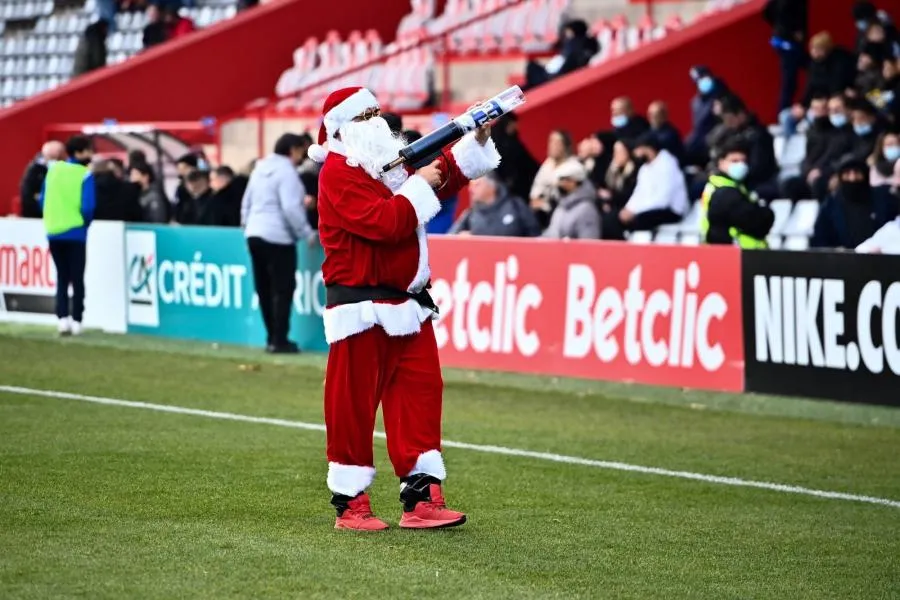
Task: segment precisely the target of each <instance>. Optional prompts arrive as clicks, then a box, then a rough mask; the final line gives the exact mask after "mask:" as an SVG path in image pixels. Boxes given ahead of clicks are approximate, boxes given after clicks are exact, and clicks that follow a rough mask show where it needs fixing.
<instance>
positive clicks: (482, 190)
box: [448, 172, 541, 237]
mask: <svg viewBox="0 0 900 600" xmlns="http://www.w3.org/2000/svg"><path fill="white" fill-rule="evenodd" d="M469 198H470V199H471V201H472V205H471V206H470V207H469V208H467V209H466V210H465V211H464V212H463V214H462V215H460V218H459V219H458V220H457V221H456V223H454V224H453V226H452V227H451V228H450V231H449V232H448V233H451V234H459V235H494V236H503V237H535V236H539V235H541V226H540V225H539V224H538V222H537V219H536V218H535V216H534V213H533V212H532V211H531V209H530V208H529V207H528V204H526V203H525V201H524V200H522V199H521V198H519V197H516V196H513V195H512V194H511V193H510V192H509V190H507V189H506V186H504V185H503V183H502V182H501V181H500V179H499V177H498V176H497V174H496V172H493V173H489V174H487V175H485V176H483V177H479V178H478V179H473V180H472V181H470V182H469Z"/></svg>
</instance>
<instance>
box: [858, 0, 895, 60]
mask: <svg viewBox="0 0 900 600" xmlns="http://www.w3.org/2000/svg"><path fill="white" fill-rule="evenodd" d="M853 20H854V21H855V22H856V50H857V51H860V50H862V48H863V46H865V45H866V44H867V43H869V42H870V41H879V37H881V38H882V39H887V40H892V41H895V40H896V37H897V29H896V27H894V24H893V22H891V17H890V15H889V14H888V13H887V12H885V11H883V10H878V9H877V8H875V5H874V4H872V3H871V2H865V1H863V2H857V3H856V4H854V5H853ZM873 25H880V26H881V28H882V30H881V36H879V33H878V32H877V31H872V26H873Z"/></svg>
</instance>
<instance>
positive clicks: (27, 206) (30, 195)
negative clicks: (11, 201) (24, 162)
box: [19, 157, 47, 219]
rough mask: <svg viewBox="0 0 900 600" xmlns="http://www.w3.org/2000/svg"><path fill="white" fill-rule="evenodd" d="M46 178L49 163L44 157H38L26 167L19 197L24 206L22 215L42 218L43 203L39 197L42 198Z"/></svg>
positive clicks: (28, 217)
mask: <svg viewBox="0 0 900 600" xmlns="http://www.w3.org/2000/svg"><path fill="white" fill-rule="evenodd" d="M46 178H47V163H46V161H45V160H44V159H43V158H41V157H38V158H37V159H35V160H34V162H32V163H31V164H30V165H28V168H27V169H25V174H24V175H23V176H22V182H21V183H20V184H19V198H20V201H21V206H22V208H21V211H20V213H19V214H20V216H22V217H25V218H26V219H40V218H41V205H40V202H39V201H38V198H40V195H41V189H42V188H43V187H44V179H46Z"/></svg>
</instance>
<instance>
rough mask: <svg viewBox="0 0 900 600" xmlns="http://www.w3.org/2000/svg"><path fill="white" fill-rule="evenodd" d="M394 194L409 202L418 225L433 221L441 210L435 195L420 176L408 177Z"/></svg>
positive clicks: (439, 202)
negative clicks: (414, 212)
mask: <svg viewBox="0 0 900 600" xmlns="http://www.w3.org/2000/svg"><path fill="white" fill-rule="evenodd" d="M394 194H395V195H397V196H403V197H404V198H406V199H407V200H409V203H410V204H412V207H413V210H415V211H416V218H417V219H418V220H419V225H424V224H425V223H427V222H428V221H430V220H431V219H433V218H434V216H435V215H436V214H438V213H439V212H440V210H441V201H440V200H438V197H437V194H435V193H434V190H433V189H431V186H430V185H428V182H427V181H425V178H424V177H422V176H421V175H412V176H410V177H408V178H407V179H406V181H404V182H403V185H401V186H400V187H399V188H397V190H396V191H395V192H394Z"/></svg>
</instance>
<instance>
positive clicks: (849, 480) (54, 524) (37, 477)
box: [0, 327, 900, 599]
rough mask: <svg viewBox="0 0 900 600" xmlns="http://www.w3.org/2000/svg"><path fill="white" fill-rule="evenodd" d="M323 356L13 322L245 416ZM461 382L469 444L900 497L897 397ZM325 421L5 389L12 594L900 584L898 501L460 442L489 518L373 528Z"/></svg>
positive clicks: (161, 392) (11, 367) (4, 470)
mask: <svg viewBox="0 0 900 600" xmlns="http://www.w3.org/2000/svg"><path fill="white" fill-rule="evenodd" d="M251 362H253V363H255V364H259V365H260V366H261V369H260V370H259V371H247V370H242V369H241V365H244V364H248V363H251ZM321 367H322V359H321V357H298V358H281V359H272V358H269V357H265V356H260V355H259V353H258V352H256V351H249V350H246V349H236V348H218V349H212V348H210V347H209V346H208V345H201V344H191V343H184V342H181V343H179V342H168V341H159V340H152V339H148V338H125V337H116V336H105V335H100V334H90V335H87V336H85V337H84V338H81V339H78V340H71V341H66V342H60V341H59V340H56V339H53V338H52V336H51V335H49V334H48V333H47V332H46V331H45V330H42V329H34V328H22V327H3V328H0V384H3V385H17V386H24V387H31V388H37V389H53V390H59V391H68V392H76V393H82V394H93V395H100V396H109V397H115V398H123V399H129V400H141V401H147V402H154V403H161V404H174V405H179V406H189V407H196V408H204V409H210V410H219V411H229V412H235V413H242V414H247V415H256V416H272V417H280V418H286V419H293V420H299V421H307V422H321V386H322V370H321ZM445 397H446V402H445V436H446V437H447V438H448V439H453V440H456V441H463V442H470V443H476V444H496V445H505V446H509V447H515V448H523V449H528V450H536V451H552V452H557V453H562V454H568V455H574V456H581V457H586V458H594V459H601V460H617V461H623V462H630V463H635V464H642V465H649V466H657V467H663V468H668V469H678V470H689V471H696V472H701V473H708V474H714V475H730V476H735V477H743V478H747V479H758V480H765V481H772V482H777V483H787V484H795V485H803V486H807V487H812V488H817V489H826V490H834V491H842V492H848V493H854V494H868V495H874V496H879V497H884V498H890V499H894V500H900V467H898V465H897V458H898V456H900V427H898V423H900V418H898V412H900V411H891V410H889V409H885V408H878V407H859V406H851V405H840V404H836V403H827V402H814V401H804V400H788V399H780V398H770V397H752V398H747V397H746V396H731V395H723V394H707V393H696V392H682V391H675V390H662V389H655V388H645V387H636V386H622V385H612V384H601V383H595V382H576V381H570V380H558V381H554V380H551V379H538V378H530V377H519V376H506V375H485V374H477V375H476V374H471V373H468V372H461V371H460V372H457V371H451V372H448V374H447V386H446V395H445ZM635 399H638V400H639V401H635ZM786 405H788V406H786ZM692 407H693V408H692ZM697 407H704V408H705V409H704V410H697V409H696V408H697ZM873 423H875V424H877V426H873ZM323 442H324V437H323V434H322V433H320V432H314V431H303V430H296V429H288V428H281V427H275V426H271V425H260V424H250V423H241V422H227V421H217V420H211V419H204V418H199V417H195V416H187V415H174V414H163V413H157V412H150V411H143V410H136V409H130V408H119V407H111V406H99V405H94V404H88V403H83V402H77V401H71V400H58V399H50V398H41V397H33V396H21V395H11V394H3V393H0V598H340V597H347V598H416V599H423V598H607V597H611V598H865V599H869V598H897V597H900V560H898V558H897V557H898V556H900V509H897V508H892V507H885V506H875V505H867V504H861V503H853V502H846V501H837V500H823V499H818V498H812V497H808V496H799V495H790V494H784V493H777V492H771V491H765V490H756V489H747V488H735V487H727V486H721V485H715V484H709V483H700V482H693V481H686V480H679V479H671V478H664V477H659V476H652V475H642V474H634V473H624V472H619V471H608V470H602V469H597V468H592V467H585V466H577V465H562V464H557V463H551V462H546V461H541V460H536V459H526V458H520V457H512V456H497V455H491V454H483V453H478V452H473V451H466V450H454V449H450V450H448V451H447V452H446V454H447V459H448V463H449V469H450V473H451V477H450V479H449V481H448V483H447V495H448V499H449V500H450V502H451V504H452V505H454V506H458V507H459V508H461V509H463V510H466V511H468V512H469V514H470V518H471V521H470V523H469V524H467V525H466V526H465V527H464V528H462V529H460V530H456V531H445V532H406V531H399V530H396V529H394V530H391V531H389V532H387V533H385V534H375V535H368V536H364V535H359V534H352V533H347V532H335V531H333V530H332V529H331V526H332V519H333V513H332V512H331V511H330V510H329V506H328V504H327V501H328V493H327V490H325V488H324V468H325V460H324V449H323V446H324V444H323ZM383 446H384V442H383V441H376V448H377V450H378V453H377V456H378V464H377V467H378V468H379V471H380V474H379V477H378V479H377V482H376V484H375V486H374V488H373V490H372V493H373V500H374V503H375V507H376V510H378V512H379V513H380V514H382V515H383V516H384V517H385V518H387V520H389V521H391V522H393V523H396V521H397V518H398V517H399V503H398V502H397V498H396V494H397V484H396V480H395V479H394V478H393V477H392V476H391V474H390V466H389V464H388V462H387V461H386V457H385V452H384V451H383Z"/></svg>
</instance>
